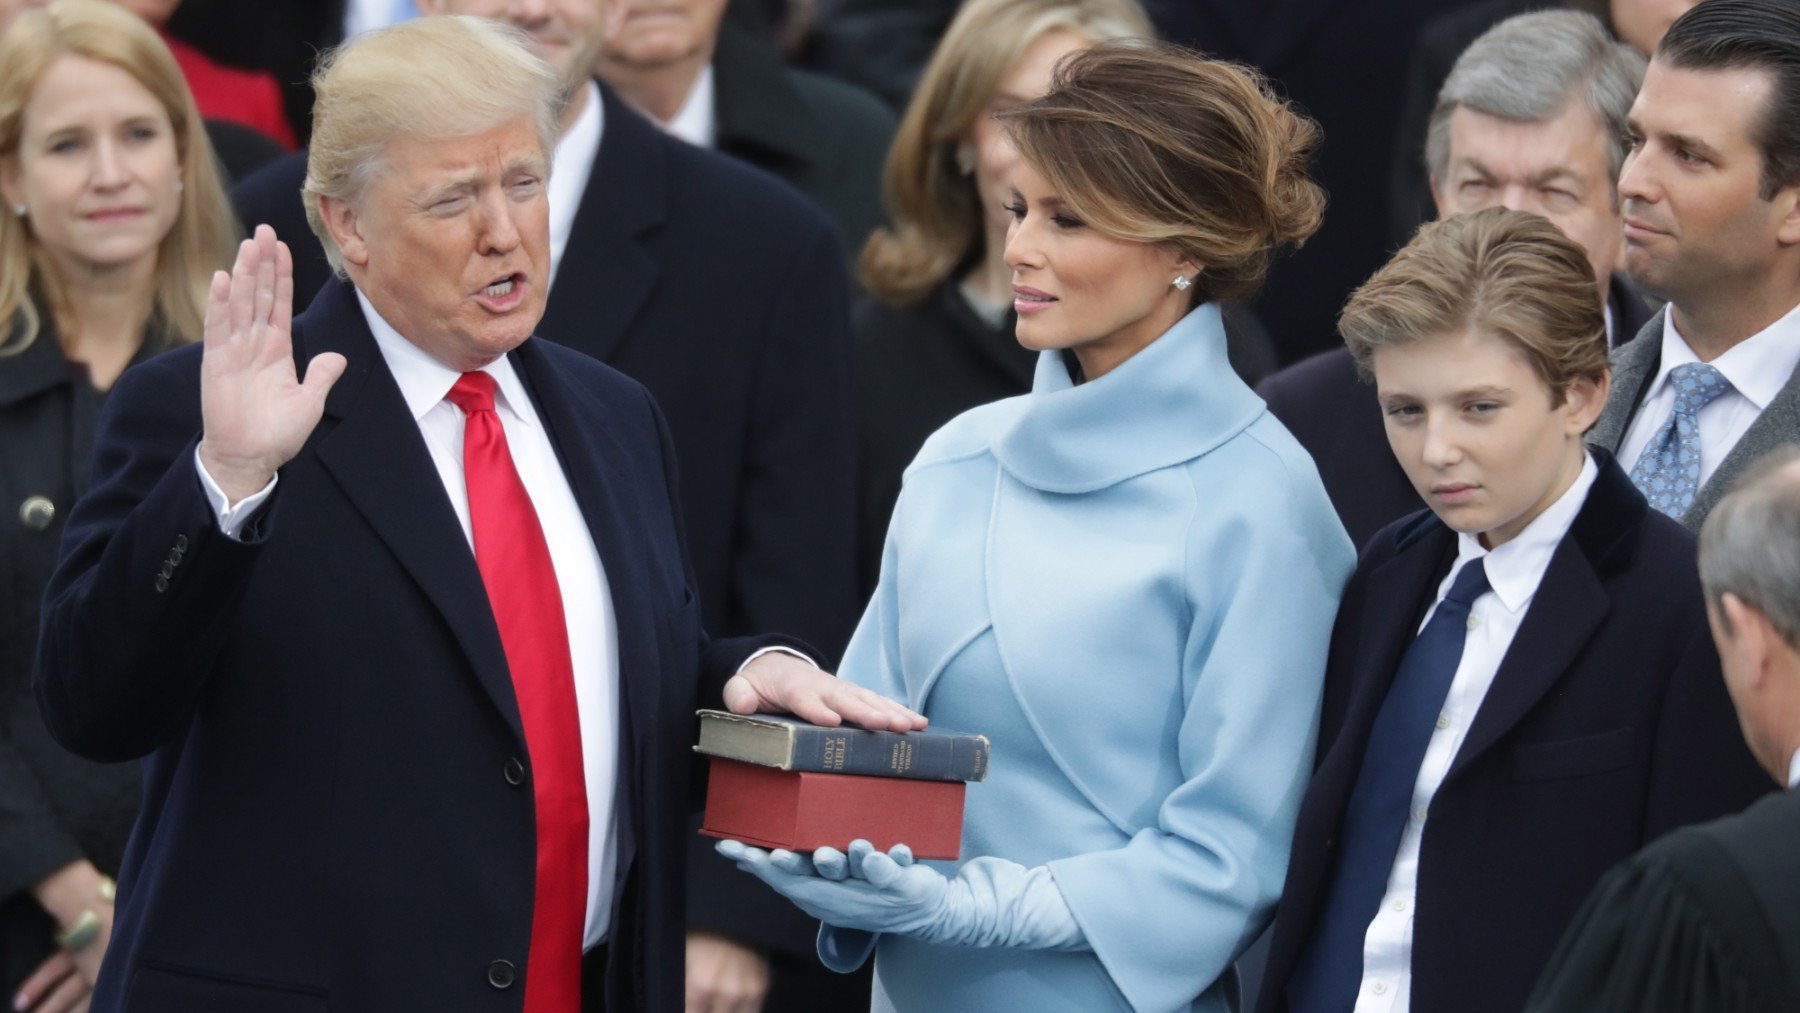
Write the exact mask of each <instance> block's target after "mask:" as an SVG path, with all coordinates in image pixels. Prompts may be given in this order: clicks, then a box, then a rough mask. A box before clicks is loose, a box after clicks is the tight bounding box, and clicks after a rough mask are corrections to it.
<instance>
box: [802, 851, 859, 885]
mask: <svg viewBox="0 0 1800 1013" xmlns="http://www.w3.org/2000/svg"><path fill="white" fill-rule="evenodd" d="M851 847H853V848H854V847H855V845H854V844H853V845H851ZM852 864H853V863H852V862H851V860H849V859H846V858H845V857H844V853H843V852H842V851H839V850H838V849H836V848H820V849H818V850H817V851H814V852H813V854H812V866H813V870H814V871H815V872H817V873H818V874H819V875H820V876H822V877H823V878H825V879H829V880H832V881H833V882H842V881H843V880H844V878H845V877H847V876H849V875H850V868H851V865H852Z"/></svg>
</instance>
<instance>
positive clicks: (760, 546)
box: [731, 229, 859, 668]
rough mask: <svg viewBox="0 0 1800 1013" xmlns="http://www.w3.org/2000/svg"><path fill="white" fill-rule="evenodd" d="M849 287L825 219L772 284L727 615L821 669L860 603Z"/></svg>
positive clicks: (839, 646) (844, 638)
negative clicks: (808, 655) (785, 642)
mask: <svg viewBox="0 0 1800 1013" xmlns="http://www.w3.org/2000/svg"><path fill="white" fill-rule="evenodd" d="M848 291H849V286H848V283H847V281H846V280H845V277H844V266H843V257H842V255H841V253H840V252H839V250H838V246H837V243H836V242H835V240H834V238H833V236H832V234H831V233H830V231H829V230H824V229H821V230H819V231H818V232H817V233H816V234H815V236H814V238H813V241H812V242H811V243H809V244H808V245H807V246H806V248H805V249H804V250H803V251H801V253H800V255H799V256H797V257H796V258H795V259H794V263H793V267H792V270H791V271H790V272H789V274H788V276H787V278H786V280H785V281H784V283H783V284H782V287H781V290H780V291H778V292H775V293H772V298H771V299H770V301H769V304H768V305H769V307H770V313H771V314H772V317H771V319H770V320H769V322H768V325H767V328H766V331H767V334H768V335H769V340H768V342H767V344H766V345H765V348H764V351H763V354H762V357H761V359H760V361H759V362H758V363H757V364H756V376H755V378H754V380H753V381H752V382H753V384H754V388H755V393H754V406H753V408H752V418H751V420H750V427H751V428H750V432H749V433H748V434H747V436H746V439H745V446H746V448H747V450H746V454H745V462H744V481H743V487H742V491H741V494H740V495H741V508H740V509H739V510H738V511H737V515H736V516H737V526H738V530H737V532H736V537H735V539H734V541H735V542H736V546H737V548H736V551H735V552H733V554H732V559H731V567H732V572H731V587H732V588H733V589H734V590H733V594H732V599H733V600H732V603H731V607H732V608H733V610H741V614H739V615H736V616H734V617H732V622H731V625H732V626H733V627H735V628H737V629H745V630H779V631H781V632H783V633H788V634H792V635H794V636H797V637H799V638H800V639H802V640H804V641H806V642H807V643H809V644H812V645H813V646H814V647H816V648H818V650H819V651H821V652H823V653H821V654H819V655H817V656H816V657H817V660H818V661H819V663H820V664H821V665H824V666H825V667H827V668H830V667H833V666H835V665H836V664H837V659H838V655H839V654H840V653H841V652H842V651H843V649H844V645H845V644H846V643H847V642H848V641H849V639H850V631H851V629H852V628H853V627H854V626H855V623H856V616H857V613H858V604H859V603H858V602H857V601H856V600H855V599H856V473H855V455H856V443H855V431H854V425H855V420H854V412H853V410H852V406H851V400H850V398H851V377H850V356H851V339H850V307H849V296H848ZM822 337H823V338H824V340H821V338H822Z"/></svg>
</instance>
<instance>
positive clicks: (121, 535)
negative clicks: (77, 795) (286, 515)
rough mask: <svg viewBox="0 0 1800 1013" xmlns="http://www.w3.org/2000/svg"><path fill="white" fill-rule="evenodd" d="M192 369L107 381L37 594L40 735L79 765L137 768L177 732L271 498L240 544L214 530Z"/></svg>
mask: <svg viewBox="0 0 1800 1013" xmlns="http://www.w3.org/2000/svg"><path fill="white" fill-rule="evenodd" d="M199 362H200V350H199V349H198V348H190V349H182V350H180V351H177V352H171V353H169V354H166V355H163V356H160V357H158V358H156V359H153V360H151V361H150V362H147V363H145V364H143V365H141V366H137V367H134V368H133V369H131V370H128V371H127V372H126V373H125V375H124V376H123V377H121V378H120V380H119V383H118V385H117V386H116V387H115V388H114V389H113V392H112V395H111V396H110V397H109V398H108V399H107V405H106V409H105V411H104V412H103V413H102V415H101V418H100V425H99V432H98V435H97V437H96V442H95V450H94V477H93V485H92V486H91V487H90V489H89V490H88V493H87V494H86V495H85V496H83V497H82V498H81V500H80V501H78V502H77V503H76V505H75V509H74V511H73V513H72V514H71V516H70V518H69V526H68V529H67V530H66V532H65V533H64V536H63V550H62V558H61V560H60V561H59V563H58V565H57V570H56V575H55V576H54V577H52V578H51V581H50V588H49V590H48V592H47V594H46V596H45V600H44V616H43V625H42V629H41V634H40V637H39V643H38V666H37V672H36V674H35V676H34V679H33V686H34V688H35V690H36V692H37V698H38V704H39V706H40V707H41V708H42V709H43V713H44V720H45V722H46V724H48V725H49V728H50V732H51V734H52V735H53V736H55V738H56V740H57V741H58V742H60V743H62V745H63V746H64V747H65V748H67V749H69V750H70V751H72V752H75V753H77V754H80V755H82V756H86V757H88V758H90V759H94V760H101V761H121V760H131V759H137V758H139V757H142V756H144V755H146V754H148V753H150V752H151V751H152V750H154V749H156V748H157V747H158V746H160V745H162V744H163V743H165V742H168V741H169V740H170V739H172V738H174V737H175V736H176V735H177V734H178V733H179V732H180V730H181V729H182V728H183V727H185V725H186V723H187V721H188V719H189V718H190V717H191V716H192V714H193V712H194V708H195V706H196V703H197V701H198V699H199V697H200V695H201V691H202V689H203V688H204V686H205V685H206V683H207V681H208V679H209V678H210V676H211V675H212V672H213V669H214V667H215V662H216V660H217V658H218V656H219V653H220V651H221V649H222V648H223V645H224V640H225V636H226V633H227V631H228V629H229V626H230V621H231V616H232V614H233V611H234V609H233V605H234V603H235V601H236V598H237V596H238V592H239V591H240V590H241V589H242V587H243V586H244V584H245V582H246V581H247V580H248V579H249V576H250V573H251V566H252V564H253V562H254V560H255V559H256V556H257V553H258V549H259V547H260V543H261V542H262V540H263V539H264V538H265V537H266V535H267V519H268V517H269V515H270V513H271V512H272V507H273V503H274V501H275V500H276V499H279V497H280V492H279V490H278V491H277V492H276V493H275V495H274V496H273V497H271V501H270V502H271V506H270V507H268V508H265V510H264V511H263V514H262V515H261V519H260V521H253V522H252V524H251V525H250V526H249V527H247V528H246V529H245V531H244V533H243V539H244V540H243V541H235V540H233V539H231V538H228V537H226V536H225V534H224V533H223V532H221V531H220V530H219V526H218V523H217V521H216V519H215V518H214V516H213V513H212V507H211V505H209V504H208V503H207V501H206V495H205V492H204V490H203V489H202V488H201V485H200V477H199V474H198V473H197V471H196V470H195V467H194V463H193V456H194V450H195V447H196V446H197V445H198V442H199V436H200V417H199V405H200V393H199V369H198V367H199Z"/></svg>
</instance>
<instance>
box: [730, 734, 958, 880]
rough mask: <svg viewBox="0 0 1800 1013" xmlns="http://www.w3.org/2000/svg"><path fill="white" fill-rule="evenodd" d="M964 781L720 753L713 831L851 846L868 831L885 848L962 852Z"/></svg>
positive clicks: (780, 842) (945, 854) (776, 843)
mask: <svg viewBox="0 0 1800 1013" xmlns="http://www.w3.org/2000/svg"><path fill="white" fill-rule="evenodd" d="M966 788H967V785H965V784H963V782H961V781H912V780H907V779H904V778H898V777H863V776H859V775H856V774H821V773H815V772H812V771H792V770H781V769H779V768H776V767H763V766H759V765H757V764H754V763H740V762H738V761H737V760H727V759H723V758H721V757H717V756H715V757H713V758H712V771H711V774H710V776H709V778H708V782H707V786H706V825H705V826H703V827H701V828H700V832H701V833H703V834H705V835H706V836H708V837H721V838H730V839H731V840H735V841H743V842H744V843H745V844H754V845H756V846H757V847H759V848H786V849H787V850H789V851H813V850H815V849H817V848H824V847H832V848H836V849H838V850H839V851H843V850H845V849H846V848H848V847H849V846H850V842H851V841H853V840H856V839H857V838H859V837H860V838H862V839H863V840H866V841H868V842H869V843H870V844H873V845H875V846H876V847H877V848H880V849H881V850H883V851H886V850H887V849H889V848H891V847H893V846H894V845H896V844H905V845H906V846H908V847H910V848H912V853H913V857H915V858H939V859H954V858H956V856H957V854H958V853H959V852H960V851H961V849H962V819H963V794H964V791H965V789H966Z"/></svg>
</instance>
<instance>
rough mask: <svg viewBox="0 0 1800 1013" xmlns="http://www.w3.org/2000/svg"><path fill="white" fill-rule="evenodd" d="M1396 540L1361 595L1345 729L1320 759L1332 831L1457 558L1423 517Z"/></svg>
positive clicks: (1446, 538)
mask: <svg viewBox="0 0 1800 1013" xmlns="http://www.w3.org/2000/svg"><path fill="white" fill-rule="evenodd" d="M1414 523H1415V526H1414V527H1413V528H1411V529H1409V530H1407V531H1405V532H1403V533H1402V534H1401V535H1400V546H1399V551H1398V553H1397V554H1396V555H1395V556H1394V558H1392V559H1390V560H1388V561H1387V562H1386V563H1383V564H1381V565H1380V566H1379V567H1376V568H1375V569H1374V570H1373V571H1371V572H1370V574H1369V579H1368V582H1367V585H1366V586H1365V587H1364V589H1363V602H1364V606H1363V612H1362V629H1361V630H1360V631H1359V632H1358V634H1357V642H1356V647H1355V657H1356V661H1355V664H1354V666H1353V667H1352V670H1351V682H1350V685H1351V686H1352V687H1354V688H1353V689H1352V691H1351V692H1352V696H1351V699H1350V705H1349V707H1348V708H1347V710H1346V711H1345V715H1344V724H1343V727H1342V728H1341V729H1340V730H1339V732H1338V734H1337V737H1336V739H1335V740H1334V741H1333V743H1332V745H1331V748H1330V751H1329V752H1328V753H1327V754H1326V755H1325V756H1323V757H1321V758H1320V765H1319V775H1318V776H1319V777H1320V778H1321V779H1322V780H1324V781H1327V782H1330V784H1328V785H1325V786H1324V787H1326V788H1327V789H1331V788H1335V790H1326V791H1324V792H1323V793H1322V794H1321V795H1320V796H1319V797H1321V798H1328V799H1331V800H1332V801H1333V803H1334V804H1335V805H1336V810H1335V811H1334V812H1330V813H1322V814H1320V815H1321V816H1323V817H1325V818H1326V819H1327V820H1328V821H1329V825H1331V826H1336V825H1337V820H1338V819H1339V818H1340V817H1341V816H1342V815H1343V808H1344V806H1345V805H1347V804H1348V803H1349V801H1350V788H1351V786H1352V785H1353V784H1354V783H1355V781H1356V775H1357V773H1358V771H1360V770H1361V768H1362V756H1363V752H1364V750H1365V749H1367V748H1368V744H1369V734H1370V732H1371V731H1372V730H1373V729H1374V726H1375V715H1376V714H1377V713H1379V712H1380V710H1381V704H1382V701H1383V700H1386V699H1387V694H1388V688H1389V687H1390V686H1392V685H1393V682H1394V674H1395V673H1396V672H1397V671H1399V668H1400V659H1401V657H1402V656H1404V655H1405V653H1406V649H1407V647H1408V646H1410V645H1411V644H1412V642H1413V638H1414V637H1415V636H1416V635H1417V633H1418V627H1419V622H1420V620H1421V619H1422V618H1423V616H1424V610H1425V609H1426V608H1428V607H1429V606H1430V604H1431V602H1432V600H1433V599H1434V598H1435V597H1436V591H1437V583H1438V581H1439V580H1441V579H1442V578H1443V575H1444V573H1445V571H1446V570H1447V569H1448V567H1449V561H1450V559H1451V558H1452V557H1453V556H1454V555H1455V551H1456V540H1455V538H1454V536H1452V535H1451V534H1450V531H1449V529H1447V528H1445V527H1444V526H1443V525H1442V524H1441V523H1439V522H1438V521H1437V520H1436V518H1434V517H1430V516H1426V517H1422V518H1420V520H1418V521H1416V522H1414Z"/></svg>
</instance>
